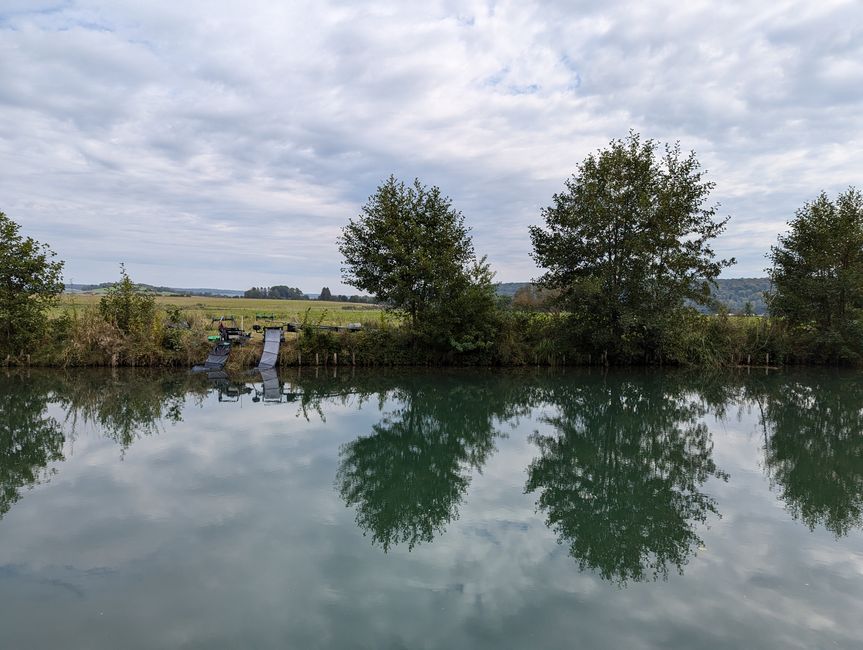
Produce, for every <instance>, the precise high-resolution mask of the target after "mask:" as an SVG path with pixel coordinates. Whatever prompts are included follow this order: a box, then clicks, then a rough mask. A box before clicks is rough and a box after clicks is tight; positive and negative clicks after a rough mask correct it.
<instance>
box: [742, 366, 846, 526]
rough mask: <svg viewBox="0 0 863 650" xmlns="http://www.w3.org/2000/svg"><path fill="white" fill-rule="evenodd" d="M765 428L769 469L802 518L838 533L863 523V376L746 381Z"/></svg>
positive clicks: (785, 498) (822, 375)
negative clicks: (862, 380) (862, 377)
mask: <svg viewBox="0 0 863 650" xmlns="http://www.w3.org/2000/svg"><path fill="white" fill-rule="evenodd" d="M747 391H748V394H749V396H750V397H751V398H752V399H753V400H754V401H755V402H756V403H757V404H758V406H759V408H760V414H761V422H762V425H763V428H764V429H763V430H764V436H765V439H764V460H765V468H766V471H767V474H768V476H769V477H770V481H771V484H772V485H773V486H774V488H777V489H778V491H779V497H780V498H781V499H782V501H783V502H784V503H785V506H786V508H787V509H788V511H789V512H790V513H791V515H792V516H793V517H794V518H795V519H799V520H801V521H803V523H805V524H806V525H807V526H808V527H809V528H810V529H815V528H816V527H817V526H824V527H825V528H826V529H827V530H829V531H830V532H832V533H833V534H834V535H836V536H837V537H839V536H843V535H847V534H848V533H849V532H850V531H851V530H852V529H853V528H859V527H861V526H863V382H861V381H860V380H859V378H858V377H856V376H854V375H847V374H831V373H826V372H825V373H817V374H812V373H807V374H805V375H802V376H799V377H795V376H793V375H792V376H791V377H788V378H779V377H774V378H765V379H763V380H760V381H750V382H749V383H748V384H747Z"/></svg>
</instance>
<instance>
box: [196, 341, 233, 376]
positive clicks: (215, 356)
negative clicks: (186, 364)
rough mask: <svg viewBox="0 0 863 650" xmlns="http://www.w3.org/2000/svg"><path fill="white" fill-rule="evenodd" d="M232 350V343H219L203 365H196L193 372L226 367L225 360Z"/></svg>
mask: <svg viewBox="0 0 863 650" xmlns="http://www.w3.org/2000/svg"><path fill="white" fill-rule="evenodd" d="M230 352H231V344H230V343H226V342H224V341H223V342H221V343H217V344H216V345H215V346H214V347H213V349H212V350H210V354H209V356H208V357H207V360H206V361H205V362H204V365H203V366H195V367H194V368H192V371H193V372H209V371H212V370H221V369H222V368H224V367H225V362H226V361H227V360H228V354H229V353H230Z"/></svg>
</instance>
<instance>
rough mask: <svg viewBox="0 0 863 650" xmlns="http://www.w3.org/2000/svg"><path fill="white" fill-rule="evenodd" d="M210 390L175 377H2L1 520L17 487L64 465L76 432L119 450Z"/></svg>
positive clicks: (107, 374)
mask: <svg viewBox="0 0 863 650" xmlns="http://www.w3.org/2000/svg"><path fill="white" fill-rule="evenodd" d="M208 390H209V387H207V386H205V385H203V386H202V385H201V384H200V382H197V381H196V380H194V379H192V378H190V377H188V376H187V375H185V374H180V373H170V374H165V373H159V374H156V373H150V372H128V371H127V372H113V373H112V372H101V371H94V372H84V373H78V374H74V375H69V374H65V373H61V372H57V371H53V372H50V371H45V372H39V371H35V372H27V373H13V374H11V375H7V376H6V377H2V378H0V517H2V516H3V515H4V514H5V513H6V512H8V510H9V509H10V508H11V506H12V505H13V504H14V503H15V502H16V501H18V500H19V499H20V498H21V490H22V489H23V488H29V487H32V486H34V485H36V484H38V483H39V482H41V481H44V480H46V479H47V478H48V477H49V476H50V474H51V473H52V472H50V471H49V470H48V465H49V464H50V463H52V462H56V461H62V460H65V458H64V455H63V447H64V444H65V442H66V440H67V439H70V440H74V438H75V436H76V431H77V429H78V427H79V425H88V426H91V427H92V428H93V429H95V430H96V431H98V432H99V434H100V435H102V436H104V437H106V438H109V439H111V440H113V441H115V442H116V443H117V444H118V445H120V447H121V449H122V450H125V449H127V448H128V447H129V445H131V444H132V442H133V441H135V440H136V439H138V438H139V437H141V436H143V435H151V434H153V433H156V432H158V431H159V430H160V426H161V424H162V423H164V422H176V421H178V420H179V419H180V414H181V410H182V406H183V404H184V403H185V400H186V399H187V397H188V396H189V395H203V394H206V392H207V391H208ZM49 406H54V407H55V408H56V409H57V416H56V417H55V416H52V415H49V414H48V409H49ZM61 414H64V415H61Z"/></svg>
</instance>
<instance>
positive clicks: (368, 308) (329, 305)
mask: <svg viewBox="0 0 863 650" xmlns="http://www.w3.org/2000/svg"><path fill="white" fill-rule="evenodd" d="M100 299H101V296H100V295H98V294H89V293H74V294H63V296H62V299H61V307H60V309H68V308H71V307H73V306H74V307H95V306H96V305H98V304H99V300H100ZM156 303H157V304H158V305H159V306H160V307H162V308H164V309H180V310H181V311H182V312H183V313H185V314H189V315H192V314H197V315H200V316H202V317H204V318H207V319H209V318H219V317H220V316H235V317H236V319H237V324H238V325H240V323H241V321H242V326H243V327H244V328H245V329H248V328H249V327H251V325H253V324H254V323H255V322H256V319H255V314H261V313H266V314H273V315H274V317H275V318H274V320H275V321H276V322H280V323H301V322H303V320H304V319H306V318H308V320H309V321H311V322H318V321H320V322H321V323H322V324H325V325H345V324H347V323H377V322H380V319H381V314H382V313H383V310H382V309H381V308H380V307H379V306H377V305H362V304H352V303H345V302H321V301H319V300H274V299H269V298H229V297H221V296H160V295H157V296H156ZM307 312H308V317H307V315H306V314H307ZM258 322H262V323H263V322H265V321H258Z"/></svg>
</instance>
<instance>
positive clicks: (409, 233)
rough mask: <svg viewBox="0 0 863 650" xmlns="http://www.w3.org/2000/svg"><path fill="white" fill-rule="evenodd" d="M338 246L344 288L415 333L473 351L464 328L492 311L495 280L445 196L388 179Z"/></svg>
mask: <svg viewBox="0 0 863 650" xmlns="http://www.w3.org/2000/svg"><path fill="white" fill-rule="evenodd" d="M338 244H339V250H340V251H341V253H342V255H343V257H344V264H345V266H344V267H343V269H342V274H343V277H344V280H345V282H346V283H347V284H350V285H351V286H354V287H356V288H358V289H361V290H363V291H368V292H370V293H372V294H374V295H375V296H377V297H378V298H379V299H380V300H382V301H384V302H386V303H387V304H389V305H390V306H391V307H392V308H393V309H395V310H398V311H401V312H403V313H404V314H405V315H406V316H407V317H408V318H409V320H410V324H411V326H412V327H413V329H414V331H417V330H418V329H420V328H428V326H429V324H430V323H434V326H435V328H436V330H437V331H444V332H446V336H447V337H448V338H452V339H453V343H454V347H459V345H462V346H463V347H469V346H470V345H471V343H470V342H466V340H464V337H460V334H463V332H462V331H461V330H462V329H463V327H462V326H467V325H471V326H473V325H475V324H476V323H477V322H479V321H482V320H483V319H484V318H485V317H486V316H487V314H488V312H489V311H490V310H493V309H494V289H493V286H492V283H491V278H492V274H491V272H490V271H489V268H488V265H487V264H486V263H485V260H484V259H481V260H477V258H476V255H475V254H474V249H473V242H472V241H471V237H470V229H469V228H468V227H467V226H465V224H464V216H463V215H462V213H461V212H459V211H458V210H456V209H455V208H453V206H452V201H451V200H450V199H449V198H448V197H446V196H444V195H442V194H441V191H440V189H438V188H437V187H427V186H425V185H423V184H422V183H421V182H420V181H419V180H418V179H417V180H414V182H413V184H411V185H406V184H405V183H404V182H402V181H399V180H397V179H396V178H395V177H394V176H390V177H389V178H388V179H387V180H385V181H384V182H383V183H382V184H381V185H380V187H378V188H377V191H376V192H375V193H374V194H373V195H372V196H371V197H370V198H369V200H368V201H367V202H366V204H365V205H364V206H363V208H362V212H361V213H360V215H359V216H358V217H357V218H356V219H351V220H350V222H349V223H348V225H347V226H345V227H344V229H343V230H342V234H341V237H340V238H339V242H338ZM477 337H478V335H476V333H473V338H477ZM467 338H468V339H470V338H472V337H471V336H468V337H467ZM455 339H461V340H459V341H456V340H455Z"/></svg>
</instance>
